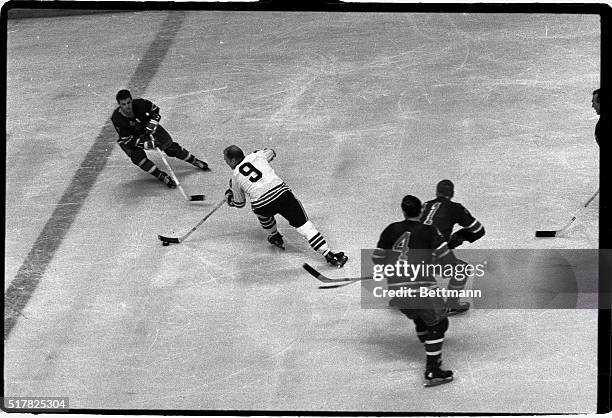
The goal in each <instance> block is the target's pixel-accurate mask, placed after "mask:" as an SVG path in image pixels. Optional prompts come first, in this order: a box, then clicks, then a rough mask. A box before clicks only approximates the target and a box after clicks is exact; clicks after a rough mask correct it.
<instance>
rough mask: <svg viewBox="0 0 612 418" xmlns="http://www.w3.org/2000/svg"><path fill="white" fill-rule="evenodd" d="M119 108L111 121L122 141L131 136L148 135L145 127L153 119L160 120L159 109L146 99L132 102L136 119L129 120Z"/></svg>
mask: <svg viewBox="0 0 612 418" xmlns="http://www.w3.org/2000/svg"><path fill="white" fill-rule="evenodd" d="M120 109H121V108H120V107H117V108H116V109H115V111H114V112H113V115H112V116H111V121H112V122H113V126H114V127H115V130H116V131H117V133H118V134H119V138H120V139H125V138H128V137H130V136H132V137H134V138H137V137H139V136H141V135H144V134H145V133H146V131H145V127H146V126H147V124H148V123H149V121H150V120H151V119H156V120H159V119H160V116H159V108H158V107H157V106H156V105H155V104H154V103H152V102H150V101H149V100H146V99H134V100H132V110H133V112H134V117H133V118H129V117H127V116H125V115H124V114H123V113H121V112H120V111H119V110H120Z"/></svg>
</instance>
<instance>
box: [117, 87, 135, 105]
mask: <svg viewBox="0 0 612 418" xmlns="http://www.w3.org/2000/svg"><path fill="white" fill-rule="evenodd" d="M131 98H132V93H130V91H129V90H125V89H123V90H119V91H118V92H117V95H116V96H115V99H117V103H119V102H120V101H121V100H125V99H131Z"/></svg>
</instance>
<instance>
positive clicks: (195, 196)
mask: <svg viewBox="0 0 612 418" xmlns="http://www.w3.org/2000/svg"><path fill="white" fill-rule="evenodd" d="M189 200H190V201H191V202H202V201H203V200H204V195H203V194H193V195H191V196H189Z"/></svg>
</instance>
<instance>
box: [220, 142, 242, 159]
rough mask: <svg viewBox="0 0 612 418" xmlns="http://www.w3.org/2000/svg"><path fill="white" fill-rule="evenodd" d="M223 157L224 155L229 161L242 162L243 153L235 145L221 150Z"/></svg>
mask: <svg viewBox="0 0 612 418" xmlns="http://www.w3.org/2000/svg"><path fill="white" fill-rule="evenodd" d="M223 155H225V156H226V157H227V158H228V159H229V160H234V159H236V160H243V159H244V152H243V151H242V150H241V149H240V147H239V146H237V145H230V146H229V147H227V148H225V149H224V150H223Z"/></svg>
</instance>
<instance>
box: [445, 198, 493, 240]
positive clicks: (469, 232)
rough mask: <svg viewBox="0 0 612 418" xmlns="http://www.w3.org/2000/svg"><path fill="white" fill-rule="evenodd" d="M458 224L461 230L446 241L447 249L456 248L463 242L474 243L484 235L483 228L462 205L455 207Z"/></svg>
mask: <svg viewBox="0 0 612 418" xmlns="http://www.w3.org/2000/svg"><path fill="white" fill-rule="evenodd" d="M457 211H458V212H459V213H458V222H457V223H458V224H459V225H461V226H462V227H463V228H461V229H460V230H458V231H457V232H455V233H454V234H452V235H451V237H450V239H449V240H448V246H449V248H451V249H452V248H457V247H458V246H460V245H461V244H463V243H464V242H465V241H468V242H474V241H476V240H478V239H480V238H482V237H483V236H484V234H485V229H484V226H482V224H481V223H480V222H478V220H477V219H476V218H474V217H473V216H472V214H471V213H470V212H469V211H468V210H467V209H466V208H464V207H463V206H462V205H458V206H457Z"/></svg>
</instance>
